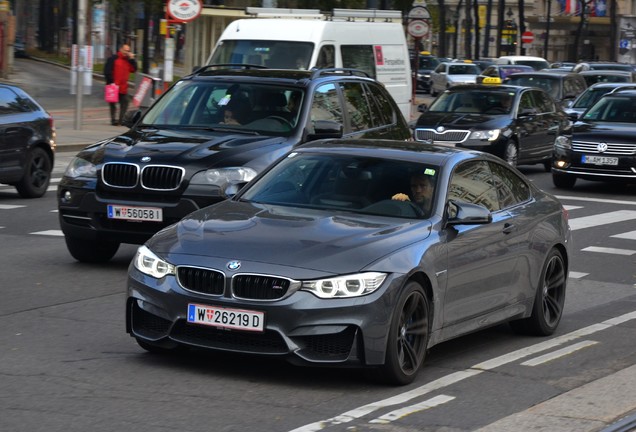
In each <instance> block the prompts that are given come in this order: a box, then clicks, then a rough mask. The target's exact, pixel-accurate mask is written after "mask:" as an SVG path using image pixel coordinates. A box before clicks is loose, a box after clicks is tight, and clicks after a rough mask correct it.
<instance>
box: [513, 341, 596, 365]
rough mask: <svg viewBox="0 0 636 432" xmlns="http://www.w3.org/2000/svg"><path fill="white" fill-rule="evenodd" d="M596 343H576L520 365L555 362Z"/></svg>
mask: <svg viewBox="0 0 636 432" xmlns="http://www.w3.org/2000/svg"><path fill="white" fill-rule="evenodd" d="M597 343H598V342H596V341H583V342H579V343H576V344H574V345H570V346H568V347H565V348H562V349H560V350H556V351H554V352H551V353H549V354H545V355H542V356H539V357H535V358H533V359H530V360H528V361H525V362H523V363H521V365H522V366H537V365H541V364H544V363H547V362H549V361H552V360H556V359H558V358H561V357H565V356H566V355H569V354H572V353H573V352H575V351H578V350H580V349H583V348H587V347H590V346H592V345H596V344H597Z"/></svg>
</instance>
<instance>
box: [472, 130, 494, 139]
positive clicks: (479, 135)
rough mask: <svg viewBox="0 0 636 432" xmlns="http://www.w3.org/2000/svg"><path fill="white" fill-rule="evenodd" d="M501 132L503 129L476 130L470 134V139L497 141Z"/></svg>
mask: <svg viewBox="0 0 636 432" xmlns="http://www.w3.org/2000/svg"><path fill="white" fill-rule="evenodd" d="M500 134H501V129H493V130H485V131H474V132H472V133H471V134H470V136H469V137H468V139H474V140H488V141H495V140H496V139H497V138H499V135H500Z"/></svg>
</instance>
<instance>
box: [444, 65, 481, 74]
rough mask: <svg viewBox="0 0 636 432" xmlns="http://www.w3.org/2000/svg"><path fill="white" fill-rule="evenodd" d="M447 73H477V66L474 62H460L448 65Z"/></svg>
mask: <svg viewBox="0 0 636 432" xmlns="http://www.w3.org/2000/svg"><path fill="white" fill-rule="evenodd" d="M448 74H449V75H479V68H478V67H477V65H475V64H461V65H450V66H448Z"/></svg>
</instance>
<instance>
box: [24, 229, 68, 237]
mask: <svg viewBox="0 0 636 432" xmlns="http://www.w3.org/2000/svg"><path fill="white" fill-rule="evenodd" d="M29 234H35V235H45V236H56V237H63V236H64V234H63V233H62V230H46V231H36V232H32V233H29Z"/></svg>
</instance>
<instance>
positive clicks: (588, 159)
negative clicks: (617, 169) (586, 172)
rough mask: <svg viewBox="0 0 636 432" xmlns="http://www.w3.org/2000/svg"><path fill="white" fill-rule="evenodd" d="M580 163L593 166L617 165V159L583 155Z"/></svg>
mask: <svg viewBox="0 0 636 432" xmlns="http://www.w3.org/2000/svg"><path fill="white" fill-rule="evenodd" d="M581 162H583V163H584V164H593V165H618V158H617V157H609V156H588V155H583V157H582V158H581Z"/></svg>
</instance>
